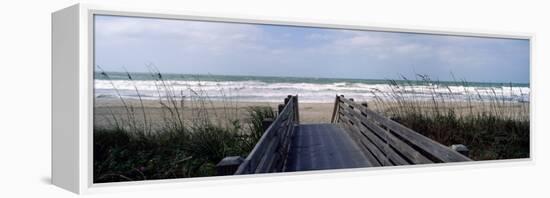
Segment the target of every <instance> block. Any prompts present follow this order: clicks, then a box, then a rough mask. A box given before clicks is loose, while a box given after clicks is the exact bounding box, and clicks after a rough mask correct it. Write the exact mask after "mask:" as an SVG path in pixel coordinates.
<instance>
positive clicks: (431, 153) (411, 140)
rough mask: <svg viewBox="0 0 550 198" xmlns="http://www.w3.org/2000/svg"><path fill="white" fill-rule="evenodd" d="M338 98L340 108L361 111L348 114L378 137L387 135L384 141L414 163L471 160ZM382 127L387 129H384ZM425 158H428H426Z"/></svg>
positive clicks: (344, 99)
mask: <svg viewBox="0 0 550 198" xmlns="http://www.w3.org/2000/svg"><path fill="white" fill-rule="evenodd" d="M338 99H339V100H340V101H341V102H342V103H344V105H341V106H340V109H342V107H345V106H346V105H347V106H348V107H350V108H348V110H349V112H347V113H348V114H354V112H355V113H358V112H356V110H357V111H359V112H361V115H360V116H357V115H353V116H351V115H350V116H351V117H356V118H358V119H359V120H360V121H361V123H363V124H364V125H365V126H366V127H368V128H370V129H371V130H372V131H373V132H378V134H377V135H378V136H379V137H387V140H386V141H387V142H389V143H390V144H391V146H393V148H395V149H396V150H399V151H400V153H401V154H402V155H404V156H407V157H408V158H409V160H411V161H412V162H414V163H430V162H431V161H434V162H459V161H471V159H469V158H467V157H465V156H463V155H461V154H460V153H458V152H456V151H453V150H451V149H449V148H447V147H446V146H444V145H441V144H440V143H438V142H436V141H434V140H431V139H429V138H427V137H425V136H423V135H421V134H419V133H417V132H415V131H413V130H411V129H409V128H407V127H404V126H403V125H401V124H399V123H397V122H395V121H393V120H390V119H389V118H386V117H384V116H381V115H379V114H378V113H376V112H374V111H372V110H370V109H368V108H367V107H365V106H363V105H359V104H357V103H355V102H353V101H352V100H349V99H346V98H344V97H339V98H338ZM342 111H343V110H342ZM340 115H342V113H340ZM370 120H372V121H370ZM374 123H376V124H374ZM378 125H379V126H378ZM384 128H386V129H388V130H384ZM360 131H361V130H360ZM394 137H395V138H394ZM399 140H401V141H399ZM405 145H408V146H405ZM410 148H414V149H413V150H415V151H416V152H413V151H412V150H411V149H410ZM423 155H424V156H423ZM426 158H427V159H429V160H427V159H426Z"/></svg>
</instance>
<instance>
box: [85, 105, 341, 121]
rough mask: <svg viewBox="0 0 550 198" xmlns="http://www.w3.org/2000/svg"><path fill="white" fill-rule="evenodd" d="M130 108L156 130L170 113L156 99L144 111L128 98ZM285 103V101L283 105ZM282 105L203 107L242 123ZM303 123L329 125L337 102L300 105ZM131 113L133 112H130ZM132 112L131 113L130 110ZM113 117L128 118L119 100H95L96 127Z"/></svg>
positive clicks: (214, 116) (189, 110) (188, 114)
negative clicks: (254, 111)
mask: <svg viewBox="0 0 550 198" xmlns="http://www.w3.org/2000/svg"><path fill="white" fill-rule="evenodd" d="M125 102H126V103H127V104H128V106H130V105H131V106H133V107H134V112H135V113H134V115H135V118H136V120H137V121H138V122H141V121H143V120H144V118H143V109H144V110H145V114H146V117H147V119H148V120H150V121H151V122H152V123H153V125H154V127H159V126H161V125H162V124H163V123H164V117H165V115H166V114H168V112H167V111H166V110H163V108H162V106H161V104H160V103H159V102H158V101H157V100H143V106H144V108H143V109H142V108H141V103H140V102H139V100H136V99H125ZM281 103H282V102H281ZM278 104H280V103H273V102H237V103H229V102H226V103H224V102H221V101H212V102H207V103H205V104H204V107H205V109H207V112H208V115H209V117H211V118H212V119H214V120H215V121H216V120H228V119H234V118H238V119H239V120H241V121H245V122H246V120H247V119H248V113H247V109H248V108H249V107H252V106H270V107H272V108H273V110H274V111H277V106H278ZM197 105H200V104H191V103H189V102H188V103H187V104H185V107H186V108H184V110H183V113H181V114H182V115H183V118H184V119H188V118H191V117H193V115H197V111H196V110H193V109H197V108H191V106H195V107H196V106H197ZM298 107H299V109H300V110H299V112H300V123H304V124H306V123H330V119H331V116H332V111H333V108H334V103H302V102H300V104H299V106H298ZM129 110H130V109H129ZM130 111H131V110H130ZM113 115H114V116H116V117H117V119H126V118H127V115H128V114H127V110H126V108H125V107H124V105H123V104H122V102H121V101H120V99H105V98H96V99H95V100H94V126H95V127H107V128H109V127H112V126H113V124H114V123H113Z"/></svg>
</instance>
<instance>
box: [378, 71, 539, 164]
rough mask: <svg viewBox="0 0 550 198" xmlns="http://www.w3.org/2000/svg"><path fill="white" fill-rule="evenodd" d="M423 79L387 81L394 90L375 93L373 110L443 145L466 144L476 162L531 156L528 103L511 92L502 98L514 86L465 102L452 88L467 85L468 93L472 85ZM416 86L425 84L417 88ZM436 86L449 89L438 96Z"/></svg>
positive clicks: (477, 95) (468, 97)
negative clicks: (420, 94)
mask: <svg viewBox="0 0 550 198" xmlns="http://www.w3.org/2000/svg"><path fill="white" fill-rule="evenodd" d="M419 77H420V78H421V79H420V80H418V81H411V80H408V79H406V78H403V80H400V81H394V80H390V81H388V85H389V86H390V87H391V91H390V92H389V93H388V92H386V93H383V92H381V91H379V90H373V91H372V93H371V94H373V95H374V96H375V100H373V101H370V102H369V107H371V106H372V108H375V109H377V110H378V111H379V112H381V113H383V114H384V115H386V116H388V117H390V118H391V119H393V120H395V121H397V122H399V123H401V124H403V125H404V126H407V127H409V128H411V129H413V130H415V131H417V132H419V133H421V134H423V135H425V136H427V137H429V138H431V139H433V140H435V141H437V142H440V143H441V144H444V145H447V146H450V145H452V144H464V145H466V146H468V148H469V149H470V158H472V159H473V160H495V159H515V158H528V157H529V101H523V100H522V99H521V98H522V97H519V96H517V95H513V94H514V93H513V92H509V95H504V91H503V90H504V89H511V88H512V85H511V84H509V85H503V86H502V88H500V89H502V90H496V88H490V89H487V90H485V92H484V93H480V92H481V91H478V90H476V92H477V93H474V94H468V95H467V96H466V98H465V100H464V98H460V99H459V98H457V97H459V96H460V95H458V94H457V93H453V91H452V89H450V88H449V87H448V86H455V87H464V92H465V93H468V90H467V89H466V88H467V87H468V86H469V83H468V82H466V81H462V82H457V83H454V84H448V83H447V84H445V83H440V82H437V81H432V80H430V79H429V77H428V76H425V75H419ZM455 82H456V81H455ZM413 83H417V84H418V83H420V84H421V85H425V86H421V87H423V88H418V86H412V85H413ZM436 86H440V88H441V87H443V88H446V89H447V90H448V91H447V92H446V93H441V92H436V91H435V87H436ZM415 87H416V88H415ZM415 89H428V90H415ZM426 91H428V92H430V93H431V95H430V96H429V97H428V98H426V97H424V98H420V97H417V96H415V94H412V97H411V96H410V93H418V92H423V93H426ZM405 94H409V95H408V96H409V97H406V96H405ZM472 95H473V96H472ZM482 95H483V96H482Z"/></svg>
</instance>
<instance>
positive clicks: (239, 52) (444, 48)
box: [95, 16, 529, 83]
mask: <svg viewBox="0 0 550 198" xmlns="http://www.w3.org/2000/svg"><path fill="white" fill-rule="evenodd" d="M95 22H96V23H95V64H96V65H99V66H101V67H102V68H103V69H104V70H107V71H124V69H123V68H126V69H127V70H128V71H131V72H146V71H148V70H147V67H146V65H147V64H149V63H152V64H154V65H155V66H156V67H157V68H158V69H159V70H160V71H161V72H163V73H185V74H226V75H264V76H300V77H332V78H361V79H388V78H397V77H399V75H404V76H407V77H409V78H414V74H427V75H430V76H431V78H432V79H434V80H435V79H438V80H452V76H451V72H452V73H453V74H454V76H456V77H457V78H459V79H462V78H464V79H466V80H468V81H478V82H516V83H527V82H529V41H528V40H517V39H494V38H478V37H460V36H443V35H426V34H410V33H392V32H373V31H357V30H339V29H324V28H308V27H290V26H274V25H253V24H236V23H218V22H198V21H184V20H167V19H152V18H134V17H116V16H96V20H95Z"/></svg>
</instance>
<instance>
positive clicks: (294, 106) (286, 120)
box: [235, 95, 300, 175]
mask: <svg viewBox="0 0 550 198" xmlns="http://www.w3.org/2000/svg"><path fill="white" fill-rule="evenodd" d="M299 120H300V118H299V112H298V96H290V95H289V96H288V97H287V98H285V104H284V105H280V106H279V114H278V116H277V118H276V119H275V120H274V121H273V123H272V124H271V125H270V126H269V127H268V128H267V130H266V131H265V132H264V134H263V135H262V137H261V138H260V140H259V141H258V143H257V144H256V146H255V147H254V149H252V152H250V154H249V155H248V156H247V157H246V159H245V160H244V162H242V164H241V165H240V166H239V168H238V169H237V171H236V172H235V174H236V175H240V174H253V173H268V172H281V171H282V169H283V167H284V163H285V162H286V156H287V154H288V150H289V148H290V142H291V138H292V134H293V132H294V127H295V125H297V124H299V122H300V121H299Z"/></svg>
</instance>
